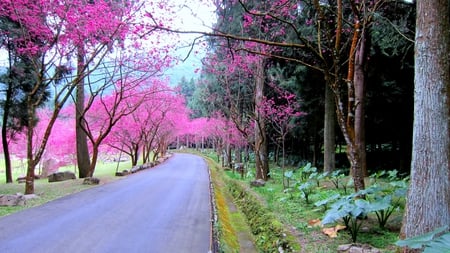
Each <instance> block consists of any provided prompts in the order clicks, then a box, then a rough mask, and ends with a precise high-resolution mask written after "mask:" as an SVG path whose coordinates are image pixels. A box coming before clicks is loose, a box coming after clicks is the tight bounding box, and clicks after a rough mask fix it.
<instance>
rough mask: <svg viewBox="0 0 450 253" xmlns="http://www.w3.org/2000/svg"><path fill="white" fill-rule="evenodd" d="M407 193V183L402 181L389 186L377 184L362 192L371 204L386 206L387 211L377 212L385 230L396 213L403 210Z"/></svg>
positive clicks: (379, 221) (379, 223)
mask: <svg viewBox="0 0 450 253" xmlns="http://www.w3.org/2000/svg"><path fill="white" fill-rule="evenodd" d="M406 191H407V183H406V182H405V181H403V180H401V181H393V182H390V183H388V184H380V185H378V184H375V185H372V186H371V187H369V188H367V189H366V190H364V191H362V192H361V193H362V194H364V195H365V196H366V198H367V200H369V201H370V202H371V203H373V204H379V205H383V206H386V208H385V209H380V210H377V211H375V215H376V216H377V220H378V225H379V227H380V228H385V226H386V224H387V221H388V219H389V218H390V217H391V215H392V214H393V213H394V211H396V210H399V209H400V208H401V203H402V200H404V198H405V196H406Z"/></svg>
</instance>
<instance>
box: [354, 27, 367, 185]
mask: <svg viewBox="0 0 450 253" xmlns="http://www.w3.org/2000/svg"><path fill="white" fill-rule="evenodd" d="M369 40H370V38H369V36H368V33H367V31H366V30H365V29H364V28H363V29H361V38H360V40H359V43H358V45H357V47H356V52H355V74H354V78H353V85H354V86H355V101H356V102H355V106H356V108H355V144H356V148H357V149H358V150H359V159H360V164H361V171H362V174H363V176H364V177H366V176H368V173H367V166H366V130H365V129H366V124H365V115H366V110H365V97H366V74H365V73H366V71H365V66H366V63H367V50H366V49H367V48H368V47H367V45H368V43H369V42H370V41H369Z"/></svg>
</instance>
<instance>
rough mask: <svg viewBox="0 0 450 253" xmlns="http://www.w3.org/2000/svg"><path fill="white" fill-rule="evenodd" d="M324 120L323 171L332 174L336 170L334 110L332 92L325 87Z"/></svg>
mask: <svg viewBox="0 0 450 253" xmlns="http://www.w3.org/2000/svg"><path fill="white" fill-rule="evenodd" d="M325 86H326V87H325V120H324V133H323V142H324V143H323V146H324V147H323V148H324V151H323V170H324V172H332V171H334V170H335V169H336V133H335V125H336V108H335V106H334V97H333V91H332V90H331V88H330V87H329V86H328V85H325Z"/></svg>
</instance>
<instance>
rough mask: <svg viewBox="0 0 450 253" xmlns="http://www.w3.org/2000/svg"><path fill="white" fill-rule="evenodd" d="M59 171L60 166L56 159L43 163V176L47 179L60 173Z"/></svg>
mask: <svg viewBox="0 0 450 253" xmlns="http://www.w3.org/2000/svg"><path fill="white" fill-rule="evenodd" d="M58 169H59V166H58V161H56V159H54V158H50V159H47V160H45V161H44V162H43V163H42V172H41V176H42V177H47V176H48V175H51V174H53V173H55V172H58Z"/></svg>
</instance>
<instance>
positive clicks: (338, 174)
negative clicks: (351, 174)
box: [328, 170, 345, 189]
mask: <svg viewBox="0 0 450 253" xmlns="http://www.w3.org/2000/svg"><path fill="white" fill-rule="evenodd" d="M328 178H329V180H330V181H331V182H332V183H333V185H334V187H336V189H339V185H341V184H342V181H343V180H344V178H345V174H344V173H342V171H341V170H335V171H333V172H332V173H331V174H330V175H329V176H328Z"/></svg>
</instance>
